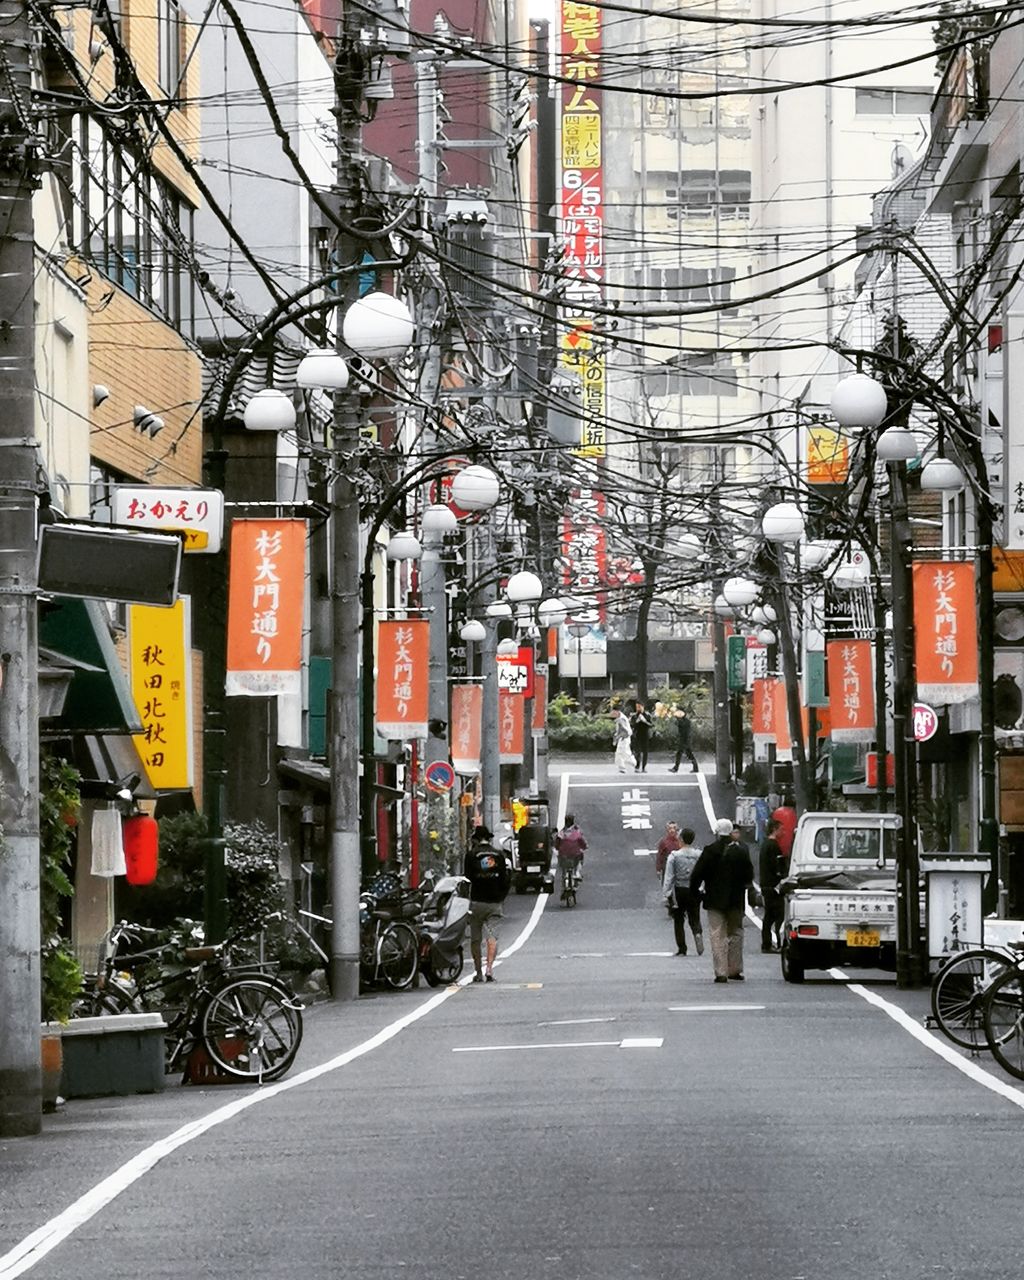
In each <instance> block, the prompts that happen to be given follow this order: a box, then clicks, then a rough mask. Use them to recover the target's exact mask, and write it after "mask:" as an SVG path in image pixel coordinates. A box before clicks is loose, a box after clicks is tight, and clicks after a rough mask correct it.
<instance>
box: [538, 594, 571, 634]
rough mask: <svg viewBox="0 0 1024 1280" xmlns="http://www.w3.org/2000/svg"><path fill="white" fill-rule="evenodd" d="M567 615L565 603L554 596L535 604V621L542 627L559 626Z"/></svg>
mask: <svg viewBox="0 0 1024 1280" xmlns="http://www.w3.org/2000/svg"><path fill="white" fill-rule="evenodd" d="M567 617H568V611H567V610H566V607H565V605H564V604H563V603H562V602H561V600H558V599H557V598H556V597H554V596H551V597H549V598H548V599H547V600H542V601H541V602H540V604H539V605H538V606H537V621H538V622H539V623H540V625H541V626H542V627H560V626H561V625H562V623H563V622H564V621H565V620H566V618H567Z"/></svg>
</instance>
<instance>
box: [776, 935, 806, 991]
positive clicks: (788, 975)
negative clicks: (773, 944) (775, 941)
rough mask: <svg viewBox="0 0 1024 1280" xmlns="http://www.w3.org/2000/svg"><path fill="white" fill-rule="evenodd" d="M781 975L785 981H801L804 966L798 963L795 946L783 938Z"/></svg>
mask: <svg viewBox="0 0 1024 1280" xmlns="http://www.w3.org/2000/svg"><path fill="white" fill-rule="evenodd" d="M781 959H782V976H783V978H785V980H786V981H787V982H803V980H804V967H803V965H802V964H801V963H800V959H799V954H798V952H797V949H796V946H795V945H794V944H793V943H792V942H791V941H790V940H789V938H784V939H783V942H782V956H781Z"/></svg>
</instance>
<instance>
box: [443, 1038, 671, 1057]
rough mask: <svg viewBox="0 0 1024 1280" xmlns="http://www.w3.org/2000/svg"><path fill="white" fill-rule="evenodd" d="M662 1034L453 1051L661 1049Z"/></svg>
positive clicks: (497, 1045)
mask: <svg viewBox="0 0 1024 1280" xmlns="http://www.w3.org/2000/svg"><path fill="white" fill-rule="evenodd" d="M664 1043H665V1041H664V1039H663V1038H662V1037H661V1036H645V1037H639V1036H634V1037H632V1038H630V1039H626V1040H565V1041H554V1040H552V1041H549V1042H546V1043H542V1044H473V1045H465V1046H461V1047H458V1048H454V1049H452V1053H521V1052H524V1051H528V1050H530V1049H660V1048H661V1047H662V1045H663V1044H664Z"/></svg>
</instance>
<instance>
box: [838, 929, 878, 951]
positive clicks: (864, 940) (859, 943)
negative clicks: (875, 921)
mask: <svg viewBox="0 0 1024 1280" xmlns="http://www.w3.org/2000/svg"><path fill="white" fill-rule="evenodd" d="M881 942H882V935H881V934H880V933H879V932H878V930H877V929H847V931H846V945H847V946H848V947H877V946H880V945H881Z"/></svg>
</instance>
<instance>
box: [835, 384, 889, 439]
mask: <svg viewBox="0 0 1024 1280" xmlns="http://www.w3.org/2000/svg"><path fill="white" fill-rule="evenodd" d="M888 409H889V405H888V402H887V400H886V395H885V388H884V387H883V386H882V384H881V383H880V382H879V381H877V379H875V378H872V377H869V375H868V374H866V373H851V374H850V375H849V376H848V377H846V378H841V379H840V380H839V381H838V382H837V383H836V385H835V388H834V389H833V391H832V416H833V417H834V418H835V420H836V422H838V423H839V425H840V426H841V427H877V426H878V425H879V423H880V422H881V421H882V420H883V419H884V417H885V415H886V413H887V412H888Z"/></svg>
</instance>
